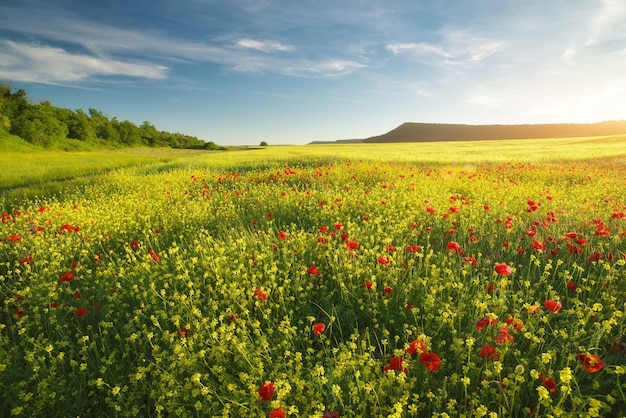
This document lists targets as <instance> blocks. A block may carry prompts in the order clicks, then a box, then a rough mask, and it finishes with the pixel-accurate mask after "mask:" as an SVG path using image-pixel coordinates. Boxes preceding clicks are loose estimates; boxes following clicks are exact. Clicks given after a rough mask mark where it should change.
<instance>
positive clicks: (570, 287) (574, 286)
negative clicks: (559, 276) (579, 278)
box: [567, 280, 578, 291]
mask: <svg viewBox="0 0 626 418" xmlns="http://www.w3.org/2000/svg"><path fill="white" fill-rule="evenodd" d="M577 287H578V286H576V283H574V282H573V281H571V280H570V281H569V282H567V288H568V289H569V290H572V291H574V290H576V289H577Z"/></svg>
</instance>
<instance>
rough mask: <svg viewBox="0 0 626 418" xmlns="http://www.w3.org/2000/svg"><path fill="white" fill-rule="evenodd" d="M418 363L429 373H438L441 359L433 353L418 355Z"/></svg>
mask: <svg viewBox="0 0 626 418" xmlns="http://www.w3.org/2000/svg"><path fill="white" fill-rule="evenodd" d="M420 362H421V363H422V364H424V366H426V368H427V369H428V370H430V371H431V372H438V371H439V369H440V368H441V359H440V358H439V356H438V355H437V354H435V353H422V354H420Z"/></svg>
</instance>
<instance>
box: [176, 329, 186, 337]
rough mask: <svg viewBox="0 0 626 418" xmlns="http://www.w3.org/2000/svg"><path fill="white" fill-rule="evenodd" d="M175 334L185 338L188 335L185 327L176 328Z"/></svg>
mask: <svg viewBox="0 0 626 418" xmlns="http://www.w3.org/2000/svg"><path fill="white" fill-rule="evenodd" d="M176 335H178V338H183V337H185V338H187V337H189V330H188V329H187V327H182V328H181V329H180V330H178V332H177V333H176Z"/></svg>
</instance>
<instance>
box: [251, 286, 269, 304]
mask: <svg viewBox="0 0 626 418" xmlns="http://www.w3.org/2000/svg"><path fill="white" fill-rule="evenodd" d="M254 296H256V297H257V298H258V299H259V300H261V301H263V302H267V294H266V293H264V292H263V290H261V288H257V289H256V290H255V291H254Z"/></svg>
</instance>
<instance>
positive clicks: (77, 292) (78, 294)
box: [74, 290, 83, 299]
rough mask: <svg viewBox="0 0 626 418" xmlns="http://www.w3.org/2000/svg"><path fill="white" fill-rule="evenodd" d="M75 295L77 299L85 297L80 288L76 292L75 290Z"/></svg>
mask: <svg viewBox="0 0 626 418" xmlns="http://www.w3.org/2000/svg"><path fill="white" fill-rule="evenodd" d="M74 296H75V297H76V299H80V298H82V297H83V295H81V294H80V292H79V291H78V290H77V291H76V292H74Z"/></svg>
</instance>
